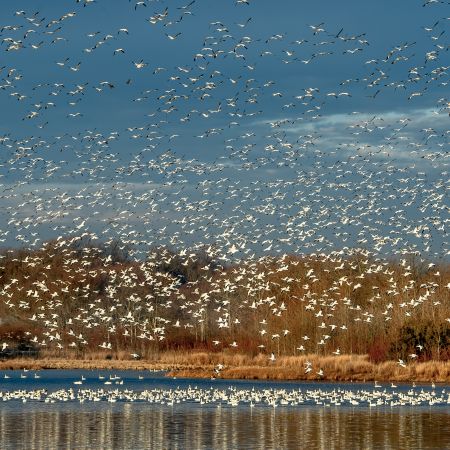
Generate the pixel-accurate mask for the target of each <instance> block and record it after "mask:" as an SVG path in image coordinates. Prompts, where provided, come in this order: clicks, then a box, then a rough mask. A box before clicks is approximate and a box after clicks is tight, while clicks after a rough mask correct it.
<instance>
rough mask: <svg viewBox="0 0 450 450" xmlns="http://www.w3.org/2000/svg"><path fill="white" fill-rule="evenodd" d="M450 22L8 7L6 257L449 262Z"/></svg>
mask: <svg viewBox="0 0 450 450" xmlns="http://www.w3.org/2000/svg"><path fill="white" fill-rule="evenodd" d="M449 16H450V14H449V8H448V4H447V3H446V2H431V3H430V2H428V3H425V2H424V1H423V0H422V1H416V0H413V1H411V0H409V1H406V0H405V1H403V0H398V1H396V2H389V1H378V2H367V1H342V2H334V1H302V2H299V1H288V0H281V1H279V2H273V1H269V0H258V1H256V0H253V1H252V0H250V1H249V2H248V4H247V3H245V2H237V1H234V0H233V1H232V0H226V1H211V0H210V1H207V0H195V1H194V2H189V1H187V0H186V1H184V2H183V1H170V2H169V1H145V2H137V1H135V0H130V1H128V0H109V1H106V0H96V1H94V2H90V1H87V2H86V1H85V0H81V1H79V2H78V1H65V0H62V1H58V2H44V1H35V0H34V1H2V2H1V4H0V18H1V26H0V35H1V44H0V52H1V54H2V59H1V61H2V62H1V63H0V98H1V102H2V106H3V108H1V110H0V207H1V208H2V210H3V214H2V217H1V218H0V234H2V237H1V239H0V240H1V241H3V242H0V244H2V245H4V246H22V245H23V246H31V247H36V246H39V245H42V243H43V242H44V241H45V240H47V239H50V238H56V237H58V236H67V235H69V236H78V235H81V234H83V233H87V234H86V235H91V236H92V235H94V236H95V237H96V238H97V239H98V240H105V239H120V240H122V241H126V242H129V243H130V244H131V245H134V246H136V247H138V248H140V249H141V250H140V251H144V252H145V251H146V249H147V248H148V247H149V246H151V245H155V244H159V243H161V244H164V245H170V246H173V247H175V248H181V247H185V246H194V247H195V246H196V245H197V246H200V245H203V244H209V245H214V246H215V247H216V248H218V249H219V250H218V253H219V254H220V255H225V256H224V257H225V258H234V257H236V258H242V257H250V256H252V255H261V254H271V253H273V252H275V253H281V252H299V253H302V252H306V253H311V252H314V251H322V252H330V251H342V249H346V251H347V250H348V249H351V248H357V247H362V248H367V249H369V250H370V251H371V252H373V253H374V254H381V255H385V256H386V255H389V256H393V255H401V254H405V253H407V252H417V253H418V254H420V255H421V256H423V257H424V258H428V259H442V258H447V257H448V239H447V235H446V231H445V230H446V226H447V223H448V178H449V177H448V168H447V167H448V138H449V133H448V119H449V110H450V108H449V107H450V103H449V87H448V69H449V66H448V61H449V60H450V59H449V56H448V55H449V54H448V33H449V30H448V27H449V23H450V20H449ZM264 241H266V242H264ZM236 248H237V249H238V250H237V251H235V249H236Z"/></svg>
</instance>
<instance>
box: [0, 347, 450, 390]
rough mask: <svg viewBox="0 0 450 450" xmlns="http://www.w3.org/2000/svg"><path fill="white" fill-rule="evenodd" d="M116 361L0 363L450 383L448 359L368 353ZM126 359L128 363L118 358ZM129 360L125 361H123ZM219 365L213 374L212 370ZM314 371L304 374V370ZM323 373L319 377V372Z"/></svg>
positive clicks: (170, 355)
mask: <svg viewBox="0 0 450 450" xmlns="http://www.w3.org/2000/svg"><path fill="white" fill-rule="evenodd" d="M115 356H116V357H117V358H118V359H104V358H103V359H99V355H95V354H92V355H88V357H87V358H84V359H62V358H55V357H49V356H48V355H45V356H44V357H42V358H39V359H30V358H26V359H25V358H22V359H20V358H17V359H11V360H7V361H0V370H5V369H15V370H18V369H24V368H25V369H30V370H41V369H85V370H165V371H168V375H169V376H177V377H193V378H210V377H212V376H219V377H220V378H227V379H258V380H310V381H312V380H314V381H367V382H368V381H380V382H381V381H399V382H402V381H403V382H412V381H417V382H431V381H434V382H447V383H448V382H450V362H449V361H426V362H415V363H411V364H409V365H408V366H407V367H406V368H403V367H400V366H399V365H398V364H397V362H396V361H385V362H383V363H378V364H376V363H373V362H371V361H370V360H369V359H368V357H367V355H340V356H319V355H303V356H281V357H280V358H277V359H276V360H275V361H270V360H269V359H268V358H267V355H265V354H259V355H256V356H254V357H252V356H249V355H245V354H230V353H223V352H221V353H218V352H215V353H208V352H173V351H168V352H162V353H160V354H159V355H154V357H153V358H152V359H151V360H139V361H136V360H130V359H129V357H127V355H126V354H119V355H115ZM120 358H126V359H120ZM127 358H128V359H127ZM219 364H221V365H223V369H222V370H221V371H220V374H219V375H217V374H216V373H215V372H214V369H215V368H217V366H218V365H219ZM307 364H311V365H312V367H314V369H313V370H311V371H310V372H309V373H305V367H306V366H307ZM320 369H321V370H322V371H323V375H319V374H318V372H319V370H320Z"/></svg>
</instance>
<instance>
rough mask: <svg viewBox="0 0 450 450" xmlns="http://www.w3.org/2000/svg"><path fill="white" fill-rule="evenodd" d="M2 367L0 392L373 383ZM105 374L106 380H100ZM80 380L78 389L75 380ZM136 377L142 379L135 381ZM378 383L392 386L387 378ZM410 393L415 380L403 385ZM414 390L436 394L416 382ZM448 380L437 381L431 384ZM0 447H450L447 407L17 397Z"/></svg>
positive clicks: (0, 428) (2, 426)
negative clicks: (53, 400)
mask: <svg viewBox="0 0 450 450" xmlns="http://www.w3.org/2000/svg"><path fill="white" fill-rule="evenodd" d="M4 373H5V372H0V377H1V378H0V391H2V392H6V391H13V390H18V389H23V390H32V389H46V390H47V391H48V392H54V391H57V390H58V389H66V390H67V389H69V388H72V389H74V391H76V390H77V389H78V388H82V389H85V388H88V389H99V388H101V389H112V390H114V389H118V390H130V391H131V390H133V391H142V390H145V389H148V390H150V389H155V388H158V389H162V390H168V389H172V390H174V389H176V388H177V387H179V388H180V389H187V388H188V386H191V387H194V386H196V387H198V388H199V389H205V390H208V389H209V388H210V387H214V388H216V389H227V388H229V387H230V386H235V387H236V388H237V389H250V390H251V389H252V388H253V389H255V390H262V389H268V388H274V389H286V390H287V391H289V390H296V389H297V390H298V389H301V390H302V391H305V390H308V389H318V388H320V389H321V390H328V391H332V390H333V389H345V390H349V391H354V392H356V391H358V390H361V389H369V390H373V384H365V385H364V384H328V383H315V384H314V383H301V382H276V383H272V382H252V381H236V380H233V381H224V380H214V381H213V380H192V379H191V380H188V379H172V378H166V377H164V374H162V373H150V372H148V371H147V372H132V371H121V372H115V374H116V375H117V377H120V380H123V385H119V384H115V383H116V381H117V379H116V381H113V384H112V385H104V382H105V381H107V380H108V379H109V375H110V372H104V371H100V372H99V371H40V372H39V375H40V378H38V379H35V378H34V372H27V373H26V374H25V376H27V378H21V377H20V374H21V373H22V376H23V375H24V374H23V372H17V371H16V372H14V371H10V372H7V373H8V375H9V376H10V378H9V379H4V378H3V375H4ZM99 375H100V376H104V377H105V378H104V379H99ZM82 376H83V377H84V378H86V380H84V381H83V384H82V385H81V386H78V385H73V382H74V381H75V380H80V379H81V377H82ZM139 376H141V377H143V379H139ZM381 389H383V390H384V389H386V390H389V389H390V387H389V385H383V387H382V388H381ZM395 389H396V390H397V391H401V392H404V393H406V392H408V391H409V390H410V389H411V385H410V384H408V385H399V386H398V387H397V388H395ZM415 389H416V390H417V391H419V390H424V391H429V392H431V391H432V388H431V387H430V386H417V388H415ZM442 389H446V391H449V387H448V386H437V387H436V391H442ZM0 405H1V408H0V448H1V449H14V450H15V449H63V448H64V449H96V448H100V449H115V448H117V449H147V448H152V449H153V448H163V449H238V448H239V449H240V448H243V449H285V448H286V449H290V448H293V449H294V448H300V449H301V448H307V449H326V450H332V449H396V450H398V449H417V450H419V449H440V450H441V449H448V448H450V405H444V406H442V405H441V406H431V407H430V406H415V407H413V406H400V407H393V408H392V407H386V406H382V407H375V408H369V407H362V406H358V407H348V406H321V405H312V404H310V403H308V402H307V403H306V404H304V405H300V406H283V405H279V406H278V407H276V408H273V407H269V406H259V405H257V406H255V407H253V408H251V407H250V406H249V405H245V404H242V405H241V404H240V405H239V406H236V407H233V406H230V405H227V404H221V405H220V406H218V405H217V404H205V405H200V404H198V403H192V402H188V403H180V404H175V405H173V406H169V405H167V404H164V405H160V404H155V403H152V404H150V403H147V402H133V403H130V402H124V401H118V402H117V403H109V402H106V401H98V402H86V403H83V404H80V403H79V401H64V402H56V403H44V402H37V401H27V402H26V403H22V401H19V400H11V401H3V402H1V403H0Z"/></svg>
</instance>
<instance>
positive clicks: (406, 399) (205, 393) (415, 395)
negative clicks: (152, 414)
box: [0, 386, 450, 408]
mask: <svg viewBox="0 0 450 450" xmlns="http://www.w3.org/2000/svg"><path fill="white" fill-rule="evenodd" d="M0 401H1V402H11V401H12V402H17V401H21V402H23V403H26V402H45V403H57V402H79V403H85V402H86V403H89V402H109V403H115V402H146V403H149V404H154V405H166V406H174V405H178V404H185V403H187V404H190V405H211V406H216V407H222V406H223V407H237V406H249V407H251V408H253V407H255V406H257V407H272V408H276V407H278V406H281V407H299V406H320V407H338V406H339V407H340V406H343V407H351V408H355V407H364V408H367V407H369V408H372V407H378V408H379V407H391V408H393V407H404V406H408V407H424V406H426V407H439V406H440V407H442V406H448V405H450V394H449V393H448V392H446V390H445V389H444V388H440V389H428V388H426V389H424V388H423V387H422V388H417V387H416V388H414V387H413V388H410V389H409V390H396V389H394V388H381V387H378V388H374V389H365V388H361V389H356V390H353V389H345V388H334V389H328V390H327V389H322V388H314V389H301V388H298V389H292V388H291V389H288V388H260V389H257V388H254V387H253V388H237V387H234V386H229V387H227V388H222V389H221V388H218V387H211V388H200V387H197V386H188V387H187V388H180V387H177V388H174V389H162V388H153V389H144V390H133V389H127V388H123V389H122V388H116V389H107V388H97V389H94V388H85V389H82V388H79V389H74V388H67V389H57V390H50V391H49V390H47V389H33V390H26V389H18V390H11V391H2V392H0Z"/></svg>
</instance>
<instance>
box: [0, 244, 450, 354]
mask: <svg viewBox="0 0 450 450" xmlns="http://www.w3.org/2000/svg"><path fill="white" fill-rule="evenodd" d="M449 283H450V268H449V265H448V264H433V263H432V262H424V261H420V259H418V258H414V257H409V258H408V257H405V258H404V259H400V260H397V261H388V260H380V259H375V258H373V257H371V256H370V255H369V254H368V253H367V252H363V251H359V252H353V253H352V254H348V255H345V256H344V255H342V254H339V253H335V254H330V255H308V256H304V255H303V256H298V255H284V256H279V257H264V258H259V259H253V260H247V261H240V262H236V263H233V264H231V263H229V264H228V265H226V266H225V265H223V264H221V262H220V259H217V258H216V257H215V255H214V253H213V252H211V251H210V249H209V250H208V249H207V248H205V249H196V250H185V251H181V252H176V251H174V250H171V249H168V248H162V247H159V248H156V247H155V248H154V249H152V251H150V252H149V254H148V255H147V256H146V258H144V259H143V260H139V261H136V260H133V259H132V258H131V257H130V252H129V249H128V248H127V247H126V245H124V244H121V243H120V242H112V243H109V244H108V245H93V244H92V243H90V242H86V241H83V240H79V239H71V240H69V239H59V240H55V241H51V242H48V243H46V244H45V245H44V246H43V247H42V248H41V249H40V250H36V251H30V250H24V249H9V250H4V251H3V252H1V255H0V295H1V299H2V301H1V303H0V319H1V321H0V339H1V340H2V342H5V343H7V344H8V345H9V346H15V345H18V344H19V343H24V342H25V343H32V344H33V345H35V346H37V347H39V348H41V349H43V350H44V351H45V352H46V353H47V354H54V355H58V356H61V357H64V356H67V355H73V356H83V355H86V354H87V353H99V357H114V355H117V354H119V353H122V354H127V355H132V354H133V355H134V357H142V358H145V357H147V356H149V355H151V354H154V353H155V352H161V351H164V350H175V349H178V350H180V349H181V350H183V349H186V350H187V349H197V350H198V349H203V350H208V351H224V350H227V351H229V352H233V351H239V352H242V353H248V354H250V355H256V354H258V353H260V352H261V353H269V354H270V353H272V352H273V353H274V354H276V355H301V354H308V353H316V354H319V355H328V354H330V355H331V354H335V355H339V354H348V353H353V354H355V353H356V354H369V357H370V358H371V360H373V361H376V362H379V361H384V360H388V359H399V358H400V359H403V360H404V361H407V362H410V361H411V362H414V361H425V360H429V359H435V360H446V359H448V358H449V356H450V323H449V321H450V301H449V300H450V299H449V295H450V294H449V293H450V289H449V287H450V284H449ZM130 357H131V356H130Z"/></svg>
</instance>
